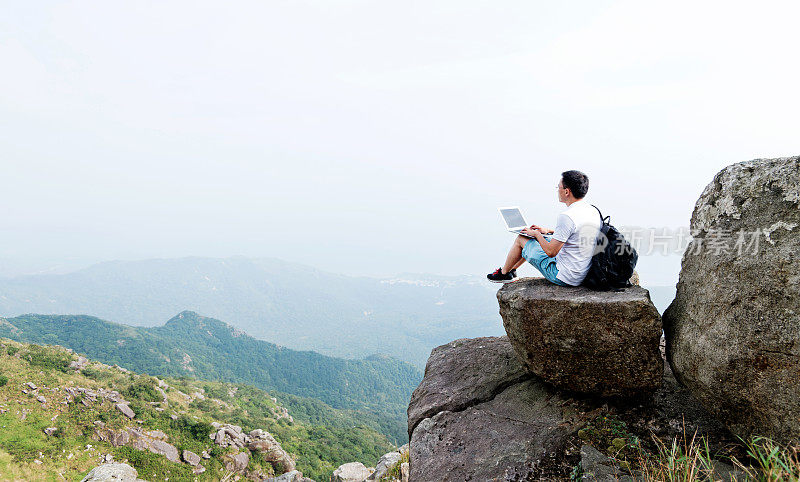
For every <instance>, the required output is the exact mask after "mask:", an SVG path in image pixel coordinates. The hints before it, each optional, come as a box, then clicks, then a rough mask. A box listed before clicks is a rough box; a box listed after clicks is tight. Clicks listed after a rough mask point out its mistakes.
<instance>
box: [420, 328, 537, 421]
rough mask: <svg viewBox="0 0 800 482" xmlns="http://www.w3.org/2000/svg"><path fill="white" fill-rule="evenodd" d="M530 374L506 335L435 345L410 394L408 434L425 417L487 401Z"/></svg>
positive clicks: (465, 339)
mask: <svg viewBox="0 0 800 482" xmlns="http://www.w3.org/2000/svg"><path fill="white" fill-rule="evenodd" d="M529 378H531V374H530V373H528V371H527V370H526V369H525V368H524V367H523V366H522V365H521V364H520V362H519V360H518V359H517V355H516V353H514V349H513V348H512V347H511V345H510V344H509V343H508V338H506V337H501V338H496V337H485V338H472V339H468V338H464V339H460V340H455V341H451V342H450V343H448V344H446V345H442V346H439V347H436V348H434V349H433V350H432V351H431V355H430V358H428V363H427V365H426V366H425V377H424V378H423V379H422V382H420V384H419V386H418V387H417V388H416V389H415V390H414V393H413V394H412V395H411V403H409V405H408V435H409V437H411V434H412V433H413V431H414V428H416V426H417V424H419V423H420V422H421V421H422V420H424V419H426V418H429V417H433V416H434V415H436V414H438V413H440V412H443V411H448V412H452V413H456V412H461V411H463V410H464V409H466V408H468V407H469V406H471V405H476V404H478V403H481V402H487V401H489V400H491V399H493V398H494V397H495V396H496V395H497V394H498V393H500V392H502V391H503V390H505V389H506V388H508V387H509V386H511V385H514V384H515V383H519V382H521V381H523V380H527V379H529Z"/></svg>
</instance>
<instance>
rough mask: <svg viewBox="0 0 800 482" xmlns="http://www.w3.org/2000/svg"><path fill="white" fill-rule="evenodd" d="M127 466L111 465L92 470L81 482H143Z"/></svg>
mask: <svg viewBox="0 0 800 482" xmlns="http://www.w3.org/2000/svg"><path fill="white" fill-rule="evenodd" d="M138 475H139V474H138V472H137V471H136V469H134V468H133V467H131V466H130V465H128V464H120V463H111V464H103V465H98V466H97V467H95V468H93V469H92V470H91V471H90V472H89V473H88V474H86V477H84V478H83V479H82V480H81V482H145V481H143V480H142V479H140V478H139V477H138Z"/></svg>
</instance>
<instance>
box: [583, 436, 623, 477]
mask: <svg viewBox="0 0 800 482" xmlns="http://www.w3.org/2000/svg"><path fill="white" fill-rule="evenodd" d="M581 472H582V474H581V480H590V481H593V482H605V481H610V480H619V478H620V475H621V473H622V472H621V471H620V469H619V467H617V466H616V465H614V463H613V462H612V461H611V459H610V458H608V457H606V456H605V455H603V453H602V452H600V451H599V450H597V449H596V448H594V447H592V446H591V445H583V446H582V447H581Z"/></svg>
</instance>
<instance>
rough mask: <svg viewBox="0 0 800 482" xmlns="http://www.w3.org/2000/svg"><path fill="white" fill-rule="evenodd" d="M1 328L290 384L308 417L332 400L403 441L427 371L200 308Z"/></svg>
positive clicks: (23, 337)
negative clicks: (346, 353) (147, 319)
mask: <svg viewBox="0 0 800 482" xmlns="http://www.w3.org/2000/svg"><path fill="white" fill-rule="evenodd" d="M0 336H4V337H8V338H11V339H14V340H18V341H24V342H31V343H48V344H59V345H62V346H65V347H68V348H71V349H74V350H75V351H77V352H79V353H83V354H85V355H87V356H89V357H91V358H94V359H97V360H99V361H102V362H103V363H107V364H118V365H120V366H123V367H126V368H128V369H131V370H136V371H140V372H143V373H147V374H149V375H158V376H191V377H196V378H199V379H204V380H219V381H225V382H239V383H247V384H251V385H254V386H256V387H259V388H261V389H264V390H275V391H278V392H285V393H288V394H291V395H293V396H294V397H302V398H294V397H288V398H287V406H289V408H290V409H296V410H297V411H298V412H299V413H303V412H305V413H307V416H308V419H309V420H312V421H315V422H320V423H332V422H331V420H330V419H331V417H332V416H331V415H330V414H327V413H326V411H325V410H324V405H325V404H326V405H329V406H331V407H334V408H336V409H340V410H344V411H346V412H344V415H343V414H342V413H339V414H337V415H336V417H335V418H342V417H343V416H346V418H348V419H349V420H350V421H352V420H357V421H358V422H359V423H360V424H364V425H368V426H371V427H373V428H374V429H376V430H379V431H380V432H381V433H384V434H386V435H387V436H388V437H389V439H390V440H391V441H397V442H398V443H404V442H405V441H406V439H407V434H406V408H407V406H408V401H409V399H410V396H411V392H412V391H413V389H414V388H415V387H416V386H417V384H418V383H419V381H420V380H421V378H422V374H421V373H420V371H419V370H417V369H416V368H415V367H413V366H411V365H409V364H407V363H404V362H401V361H398V360H395V359H392V358H389V357H379V356H372V357H369V358H367V359H365V360H344V359H338V358H332V357H328V356H324V355H320V354H318V353H313V352H300V351H295V350H290V349H287V348H283V347H279V346H276V345H274V344H271V343H268V342H265V341H261V340H256V339H255V338H253V337H251V336H249V335H247V334H245V333H244V332H242V331H240V330H237V329H235V328H233V327H231V326H229V325H227V324H225V323H223V322H221V321H219V320H215V319H212V318H206V317H202V316H199V315H197V314H196V313H193V312H183V313H180V314H179V315H177V316H175V317H174V318H172V319H170V320H169V321H168V322H167V323H166V324H165V325H163V326H159V327H152V328H145V327H132V326H127V325H121V324H118V323H112V322H109V321H104V320H101V319H98V318H94V317H90V316H63V315H57V316H49V315H23V316H19V317H15V318H7V319H0ZM308 399H317V400H319V401H321V402H324V404H321V405H315V404H314V402H312V401H310V400H308ZM340 425H341V424H340Z"/></svg>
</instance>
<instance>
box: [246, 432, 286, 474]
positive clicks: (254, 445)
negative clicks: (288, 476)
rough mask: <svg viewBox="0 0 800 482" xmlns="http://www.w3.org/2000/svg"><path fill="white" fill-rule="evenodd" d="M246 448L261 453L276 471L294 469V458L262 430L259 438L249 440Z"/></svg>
mask: <svg viewBox="0 0 800 482" xmlns="http://www.w3.org/2000/svg"><path fill="white" fill-rule="evenodd" d="M247 448H248V449H250V450H252V451H255V452H260V453H261V458H263V459H264V460H266V461H267V462H269V463H271V464H272V465H273V466H275V468H276V469H277V471H278V472H281V473H283V472H291V471H292V470H294V469H295V463H294V460H292V457H291V456H290V455H289V454H288V453H287V452H286V451H285V450H283V448H282V447H281V444H279V443H278V441H277V440H275V439H274V438H273V437H272V435H271V434H270V433H268V432H264V431H263V430H262V432H261V434H260V438H258V439H256V440H251V441H250V443H249V444H248V445H247Z"/></svg>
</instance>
